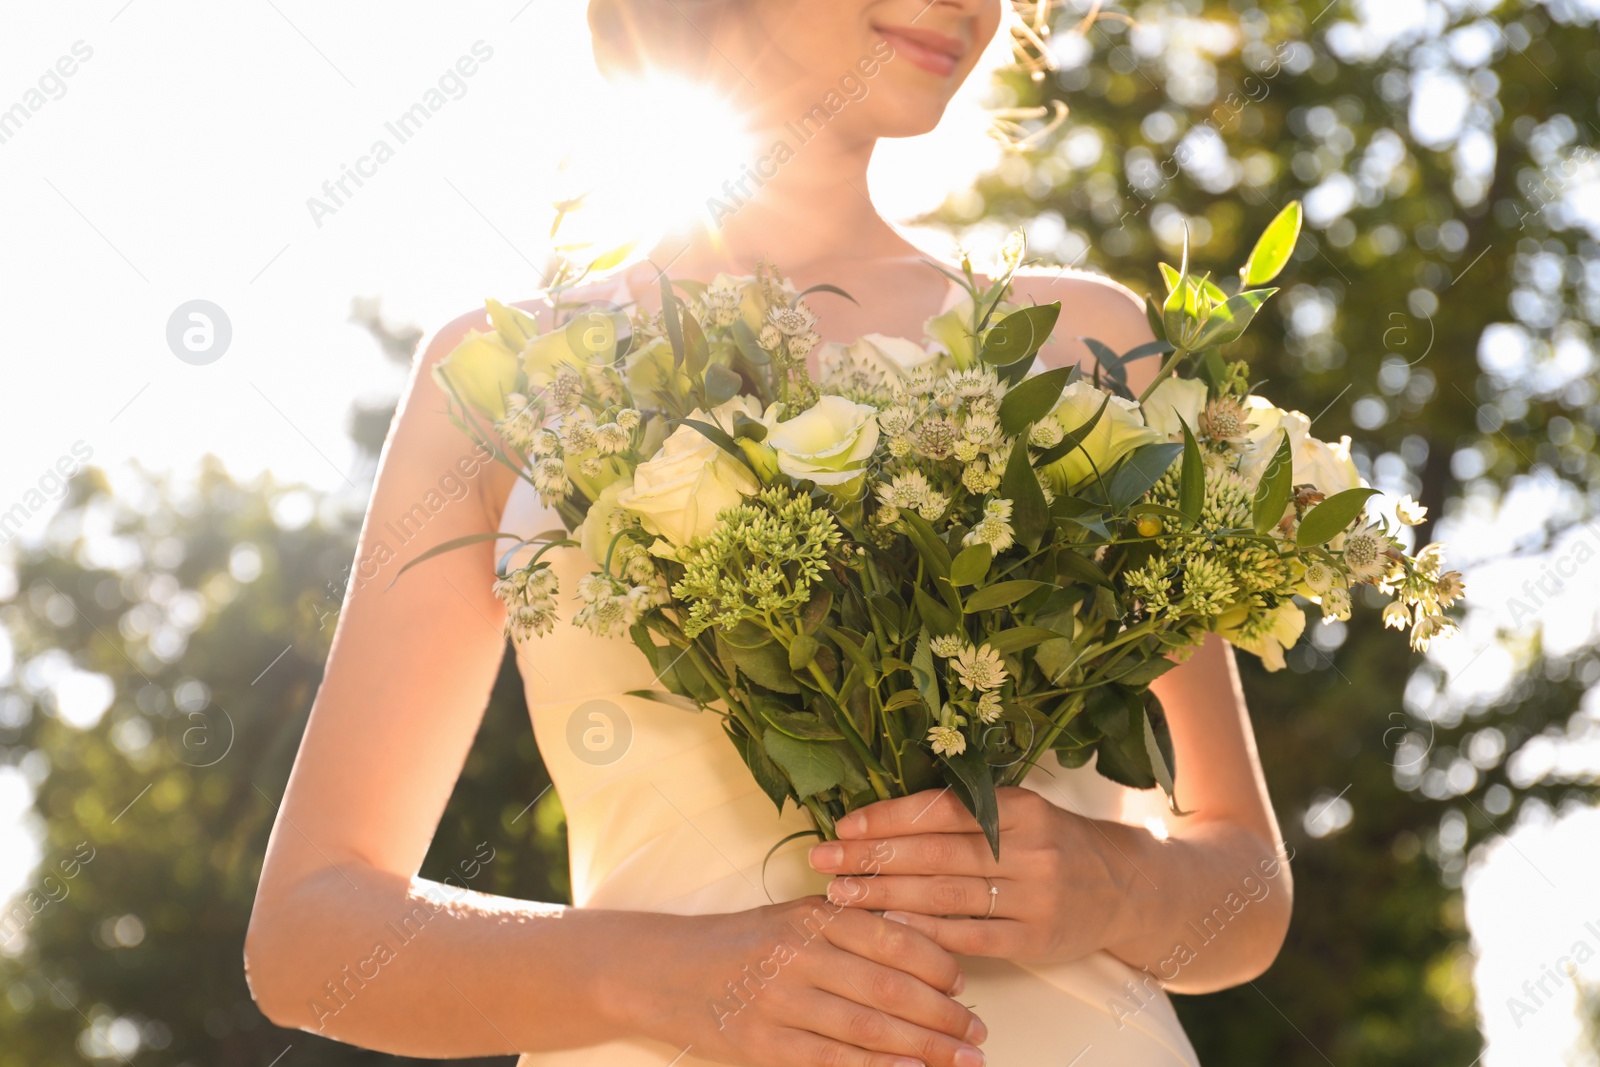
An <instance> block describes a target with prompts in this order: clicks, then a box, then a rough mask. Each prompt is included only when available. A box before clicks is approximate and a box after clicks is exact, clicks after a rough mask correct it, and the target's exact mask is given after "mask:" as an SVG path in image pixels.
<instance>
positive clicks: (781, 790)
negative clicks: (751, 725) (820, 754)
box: [723, 724, 791, 814]
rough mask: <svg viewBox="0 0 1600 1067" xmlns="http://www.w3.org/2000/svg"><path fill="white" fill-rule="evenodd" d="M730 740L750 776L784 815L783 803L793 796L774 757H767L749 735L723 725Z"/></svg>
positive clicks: (759, 743) (763, 750)
mask: <svg viewBox="0 0 1600 1067" xmlns="http://www.w3.org/2000/svg"><path fill="white" fill-rule="evenodd" d="M723 730H724V731H725V732H726V733H727V735H728V739H729V740H731V741H732V742H733V744H734V747H735V748H737V749H738V750H739V756H740V757H741V758H742V759H743V760H744V765H745V766H746V767H749V768H750V776H751V777H752V778H754V779H755V780H756V784H757V785H759V786H760V787H761V791H762V792H763V793H765V794H767V799H769V800H771V801H772V803H773V804H774V805H775V806H776V807H777V809H778V812H779V814H782V813H783V802H784V800H786V799H787V798H788V797H789V796H790V795H791V794H790V789H789V780H788V779H787V778H785V777H784V776H783V771H782V770H780V769H779V767H778V765H777V764H776V763H773V762H772V757H770V756H768V755H767V750H766V748H765V747H763V746H762V744H761V742H760V741H758V740H757V739H756V738H754V737H751V736H750V735H749V734H746V733H742V732H735V731H733V730H731V729H729V728H728V727H727V725H726V724H724V725H723Z"/></svg>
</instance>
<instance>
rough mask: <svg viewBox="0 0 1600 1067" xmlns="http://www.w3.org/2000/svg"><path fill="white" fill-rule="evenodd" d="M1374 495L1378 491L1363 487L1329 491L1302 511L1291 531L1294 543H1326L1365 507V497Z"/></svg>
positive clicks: (1345, 527) (1305, 544)
mask: <svg viewBox="0 0 1600 1067" xmlns="http://www.w3.org/2000/svg"><path fill="white" fill-rule="evenodd" d="M1377 495H1378V490H1376V489H1366V488H1362V489H1346V490H1345V491H1344V492H1342V493H1335V494H1333V495H1332V496H1330V497H1328V499H1326V500H1324V501H1323V502H1322V503H1320V504H1318V505H1317V506H1316V507H1314V508H1312V509H1311V510H1310V511H1308V512H1306V517H1305V518H1303V519H1301V520H1300V530H1299V532H1298V533H1296V534H1295V543H1296V544H1298V545H1299V546H1300V547H1301V548H1309V547H1310V546H1312V545H1321V544H1326V543H1327V542H1328V541H1331V540H1332V539H1333V538H1334V537H1336V536H1338V535H1339V534H1341V533H1343V532H1344V531H1345V530H1346V529H1348V528H1349V526H1350V524H1351V523H1352V522H1354V521H1355V520H1356V518H1357V517H1358V516H1359V515H1360V514H1361V511H1362V509H1363V508H1365V507H1366V506H1367V500H1368V499H1369V498H1371V497H1374V496H1377Z"/></svg>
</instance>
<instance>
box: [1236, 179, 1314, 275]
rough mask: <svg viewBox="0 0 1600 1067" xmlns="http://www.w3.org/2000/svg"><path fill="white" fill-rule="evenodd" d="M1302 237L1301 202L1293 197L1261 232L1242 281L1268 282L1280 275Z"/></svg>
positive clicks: (1243, 271)
mask: <svg viewBox="0 0 1600 1067" xmlns="http://www.w3.org/2000/svg"><path fill="white" fill-rule="evenodd" d="M1299 239H1300V201H1298V200H1291V201H1289V204H1288V206H1286V207H1285V208H1284V209H1283V210H1282V211H1280V212H1278V217H1277V218H1275V219H1273V220H1272V221H1271V222H1270V223H1268V224H1267V228H1266V229H1265V230H1263V231H1262V232H1261V237H1260V238H1259V239H1258V240H1257V241H1256V246H1255V247H1254V248H1252V249H1251V250H1250V258H1249V259H1246V260H1245V261H1244V266H1243V267H1241V268H1239V280H1240V281H1241V282H1243V283H1244V285H1245V286H1247V287H1248V286H1253V285H1265V284H1266V283H1267V282H1270V281H1271V280H1272V279H1274V278H1276V277H1277V276H1278V272H1279V271H1281V270H1283V268H1284V267H1285V266H1287V265H1288V263H1289V257H1290V256H1291V255H1292V254H1293V253H1294V246H1295V242H1296V241H1298V240H1299Z"/></svg>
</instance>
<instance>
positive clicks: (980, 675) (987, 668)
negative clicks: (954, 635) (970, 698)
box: [951, 645, 1006, 690]
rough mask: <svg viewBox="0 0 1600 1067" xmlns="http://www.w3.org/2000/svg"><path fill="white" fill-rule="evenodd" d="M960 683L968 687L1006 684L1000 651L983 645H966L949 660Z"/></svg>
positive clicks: (1004, 668) (986, 687)
mask: <svg viewBox="0 0 1600 1067" xmlns="http://www.w3.org/2000/svg"><path fill="white" fill-rule="evenodd" d="M951 662H952V663H953V664H954V665H955V671H956V675H957V676H958V677H959V678H960V679H961V684H962V685H964V686H966V687H967V688H968V689H978V690H982V689H999V688H1000V687H1001V686H1002V685H1005V684H1006V666H1005V663H1003V662H1002V661H1001V659H1000V653H998V652H996V651H995V650H994V649H992V648H990V647H989V646H988V645H984V646H982V647H981V648H973V647H972V646H971V645H967V646H966V647H964V648H963V649H962V650H961V651H960V652H958V653H956V655H955V658H954V659H953V660H952V661H951Z"/></svg>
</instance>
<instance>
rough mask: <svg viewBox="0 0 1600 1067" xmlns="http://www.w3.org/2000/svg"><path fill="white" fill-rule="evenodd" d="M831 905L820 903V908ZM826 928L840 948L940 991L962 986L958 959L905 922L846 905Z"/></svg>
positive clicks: (826, 931)
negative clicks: (901, 972)
mask: <svg viewBox="0 0 1600 1067" xmlns="http://www.w3.org/2000/svg"><path fill="white" fill-rule="evenodd" d="M827 907H828V906H827V905H825V904H823V905H819V910H824V911H825V910H826V909H827ZM822 931H823V935H824V936H825V937H826V938H827V939H828V941H829V942H830V943H831V944H833V945H834V946H836V947H837V948H841V949H843V950H845V951H846V952H850V953H854V954H855V955H857V956H860V957H862V958H863V959H867V960H871V961H873V962H874V963H880V964H883V965H884V966H886V967H893V968H895V969H896V970H900V971H904V972H905V973H906V974H908V975H910V976H911V977H913V978H916V979H918V980H920V981H921V982H923V983H924V984H925V985H927V986H929V987H931V988H932V989H935V990H937V991H939V992H940V993H946V994H949V995H954V994H955V993H956V992H958V991H959V990H960V989H961V988H962V984H963V978H962V974H961V965H960V964H959V963H958V962H956V958H955V957H954V956H952V955H951V954H950V953H949V952H947V951H946V950H945V949H942V948H940V947H939V946H938V945H936V944H934V942H933V941H931V940H929V939H928V937H927V936H926V935H924V934H921V933H918V932H917V931H916V930H913V929H911V928H910V927H909V926H907V925H906V924H905V923H898V922H893V921H891V920H888V919H885V918H883V917H882V916H878V915H873V914H872V913H871V912H868V911H859V910H855V909H852V908H845V909H843V910H841V911H839V912H838V913H837V914H836V915H834V916H833V917H832V920H831V921H830V922H828V923H827V925H825V926H823V927H822Z"/></svg>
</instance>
